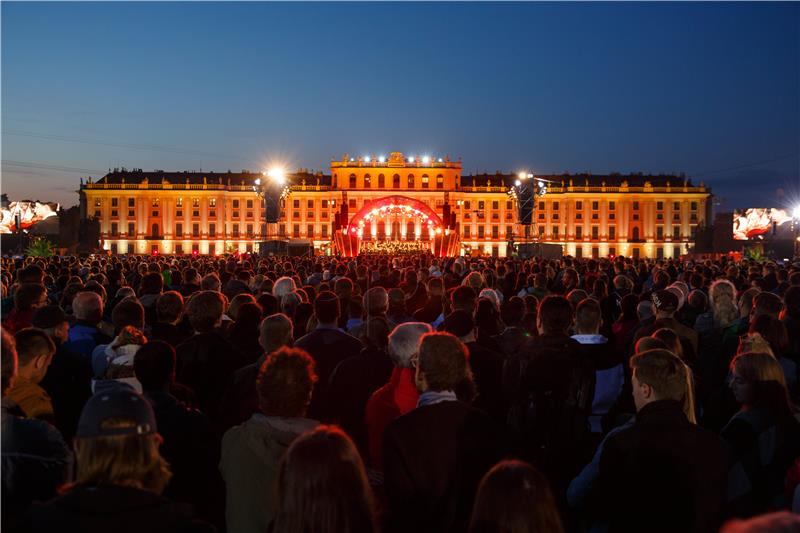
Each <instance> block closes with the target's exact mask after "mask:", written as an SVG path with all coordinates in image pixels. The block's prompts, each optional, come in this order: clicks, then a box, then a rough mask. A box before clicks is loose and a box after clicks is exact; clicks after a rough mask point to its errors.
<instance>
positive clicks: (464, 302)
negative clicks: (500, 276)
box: [450, 285, 478, 313]
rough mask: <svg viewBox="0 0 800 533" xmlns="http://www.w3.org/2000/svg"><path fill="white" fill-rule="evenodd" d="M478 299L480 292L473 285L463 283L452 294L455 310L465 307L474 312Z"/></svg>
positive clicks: (452, 305) (451, 300)
mask: <svg viewBox="0 0 800 533" xmlns="http://www.w3.org/2000/svg"><path fill="white" fill-rule="evenodd" d="M477 299H478V294H477V293H476V292H475V290H473V289H472V287H468V286H466V285H461V286H460V287H456V288H455V289H454V290H453V292H452V294H451V296H450V302H451V307H452V309H453V310H454V311H455V310H456V309H463V310H464V311H467V312H469V313H474V312H475V305H476V302H477Z"/></svg>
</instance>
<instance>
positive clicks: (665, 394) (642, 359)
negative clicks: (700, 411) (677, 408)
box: [630, 350, 697, 423]
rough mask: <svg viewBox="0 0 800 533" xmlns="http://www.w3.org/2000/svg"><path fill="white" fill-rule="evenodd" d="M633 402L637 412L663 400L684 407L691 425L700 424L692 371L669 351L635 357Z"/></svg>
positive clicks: (649, 351)
mask: <svg viewBox="0 0 800 533" xmlns="http://www.w3.org/2000/svg"><path fill="white" fill-rule="evenodd" d="M630 364H631V370H632V371H633V376H632V378H631V384H632V385H633V401H634V404H635V405H636V411H637V412H638V411H641V410H642V408H644V407H645V406H646V405H648V404H650V403H652V402H656V401H660V400H674V401H676V402H680V403H681V404H682V406H683V412H684V413H685V414H686V417H687V418H688V419H689V421H690V422H692V423H696V422H697V421H696V418H695V410H694V381H693V378H692V371H691V370H690V369H689V367H688V366H686V364H684V363H683V361H681V360H680V359H678V357H677V356H676V355H675V354H673V353H672V352H670V351H669V350H648V351H646V352H642V353H638V354H636V355H634V356H633V357H632V358H631V363H630Z"/></svg>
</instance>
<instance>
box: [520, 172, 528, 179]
mask: <svg viewBox="0 0 800 533" xmlns="http://www.w3.org/2000/svg"><path fill="white" fill-rule="evenodd" d="M527 177H528V175H527V174H525V173H524V172H520V173H519V179H521V180H524V179H525V178H527Z"/></svg>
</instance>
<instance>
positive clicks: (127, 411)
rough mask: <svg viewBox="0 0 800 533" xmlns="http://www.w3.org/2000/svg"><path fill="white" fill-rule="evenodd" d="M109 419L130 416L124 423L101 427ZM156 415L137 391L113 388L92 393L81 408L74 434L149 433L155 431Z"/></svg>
mask: <svg viewBox="0 0 800 533" xmlns="http://www.w3.org/2000/svg"><path fill="white" fill-rule="evenodd" d="M110 419H123V420H130V421H131V422H132V423H133V424H128V425H125V427H103V423H104V422H105V421H107V420H110ZM157 430H158V429H157V427H156V416H155V414H154V413H153V408H152V407H151V406H150V403H149V402H148V401H147V400H146V399H145V398H144V397H143V396H142V395H140V394H138V393H136V392H134V391H132V390H129V389H125V388H115V389H111V390H109V391H107V392H101V393H99V394H95V395H94V396H92V397H91V398H89V401H88V402H86V405H85V406H84V408H83V412H82V413H81V418H80V420H79V421H78V431H77V433H76V434H75V436H76V437H81V438H87V437H89V438H91V437H105V436H113V435H152V434H153V433H155V432H156V431H157Z"/></svg>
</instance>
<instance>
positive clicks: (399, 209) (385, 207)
mask: <svg viewBox="0 0 800 533" xmlns="http://www.w3.org/2000/svg"><path fill="white" fill-rule="evenodd" d="M395 213H406V214H407V215H408V216H410V217H420V218H422V220H423V222H424V223H427V225H428V227H429V228H430V229H431V230H433V231H436V229H437V228H442V227H443V226H444V223H443V222H442V219H441V218H440V217H439V215H437V214H436V212H435V211H434V210H433V209H431V208H430V207H428V206H427V205H425V204H424V203H423V202H420V201H419V200H415V199H414V198H409V197H408V196H400V195H394V196H385V197H383V198H380V199H378V200H375V201H373V202H370V203H369V204H367V205H365V206H364V207H362V208H361V210H360V211H359V212H358V213H356V214H355V215H353V218H351V219H350V222H349V223H348V224H347V229H346V232H347V233H348V234H354V233H358V230H359V229H360V228H363V227H364V223H365V222H366V221H368V220H370V219H372V218H378V217H381V216H386V215H391V214H395Z"/></svg>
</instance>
